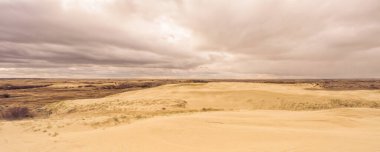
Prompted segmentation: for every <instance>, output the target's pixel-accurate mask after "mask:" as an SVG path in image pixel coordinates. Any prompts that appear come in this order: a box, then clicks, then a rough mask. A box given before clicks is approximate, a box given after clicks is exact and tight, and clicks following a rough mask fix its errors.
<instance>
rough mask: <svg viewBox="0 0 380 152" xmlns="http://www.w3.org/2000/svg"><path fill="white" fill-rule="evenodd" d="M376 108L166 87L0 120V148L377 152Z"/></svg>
mask: <svg viewBox="0 0 380 152" xmlns="http://www.w3.org/2000/svg"><path fill="white" fill-rule="evenodd" d="M379 106H380V93H379V91H378V90H345V91H342V90H341V91H331V90H323V89H321V88H319V87H318V86H314V85H312V84H263V83H237V82H234V83H225V82H223V83H192V84H173V85H165V86H160V87H156V88H150V89H144V90H137V91H130V92H125V93H120V94H115V95H112V96H108V97H104V98H98V99H80V100H67V101H61V102H58V103H53V104H50V105H47V106H46V107H45V108H46V110H47V111H50V112H51V116H50V117H49V118H46V119H31V120H22V121H0V151H1V152H3V151H4V152H8V151H9V152H14V151H16V152H17V151H20V152H24V151H58V152H59V151H129V152H147V151H148V152H150V151H154V152H160V151H162V152H170V151H173V152H178V151H181V152H186V151H189V152H190V151H191V152H192V151H205V152H212V151H215V152H216V151H217V152H222V151H226V152H231V151H234V152H239V151H241V152H252V151H275V152H277V151H334V152H335V151H344V152H348V151H357V152H362V151H366V152H377V151H380V144H378V141H379V140H380V109H378V108H379ZM264 109H266V110H264ZM268 109H270V110H268ZM216 110H218V111H216ZM284 110H290V111H284ZM307 110H313V111H307ZM315 110H318V111H315ZM215 111H216V112H215ZM143 118H149V119H143Z"/></svg>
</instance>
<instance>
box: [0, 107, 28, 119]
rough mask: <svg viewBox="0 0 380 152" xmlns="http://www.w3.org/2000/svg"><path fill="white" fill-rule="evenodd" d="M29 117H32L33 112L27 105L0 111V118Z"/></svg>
mask: <svg viewBox="0 0 380 152" xmlns="http://www.w3.org/2000/svg"><path fill="white" fill-rule="evenodd" d="M31 117H33V114H32V113H31V112H30V110H29V109H28V108H27V107H10V108H7V109H5V110H3V111H0V118H2V119H5V120H17V119H23V118H31Z"/></svg>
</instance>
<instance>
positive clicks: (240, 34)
mask: <svg viewBox="0 0 380 152" xmlns="http://www.w3.org/2000/svg"><path fill="white" fill-rule="evenodd" d="M0 20H1V22H0V33H1V34H0V70H1V73H2V74H0V77H15V74H17V75H19V76H31V77H40V76H41V77H65V76H68V77H70V75H72V76H78V77H82V76H84V77H86V76H88V77H197V76H198V77H202V78H203V77H210V78H262V77H264V78H265V77H268V78H276V77H279V78H281V77H313V78H321V77H323V78H327V77H344V78H351V77H380V66H379V65H380V60H378V59H379V58H380V2H379V1H377V0H320V1H313V0H305V1H294V0H281V1H280V0H268V1H260V0H242V1H238V2H237V1H227V0H226V1H221V0H209V1H201V0H169V1H160V0H158V1H121V0H86V1H73V0H54V1H50V0H42V1H39V2H32V1H28V0H12V1H11V0H0ZM57 68H58V69H60V71H65V72H66V74H61V75H59V74H57V71H56V69H57ZM73 69H76V70H73ZM78 69H80V70H78ZM110 69H112V70H110ZM33 71H39V73H41V74H40V75H39V74H35V73H34V72H33ZM89 71H97V72H89ZM107 73H108V74H107ZM16 77H18V76H16Z"/></svg>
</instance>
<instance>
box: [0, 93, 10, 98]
mask: <svg viewBox="0 0 380 152" xmlns="http://www.w3.org/2000/svg"><path fill="white" fill-rule="evenodd" d="M0 97H3V98H10V97H11V95H9V94H8V93H4V94H2V95H1V96H0Z"/></svg>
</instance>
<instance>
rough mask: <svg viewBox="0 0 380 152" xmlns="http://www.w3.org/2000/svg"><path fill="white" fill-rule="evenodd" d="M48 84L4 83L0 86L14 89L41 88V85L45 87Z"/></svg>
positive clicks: (4, 88)
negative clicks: (16, 84)
mask: <svg viewBox="0 0 380 152" xmlns="http://www.w3.org/2000/svg"><path fill="white" fill-rule="evenodd" d="M47 86H50V85H18V86H15V85H12V84H4V85H2V86H1V87H0V88H2V89H3V90H16V89H33V88H42V87H47Z"/></svg>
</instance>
